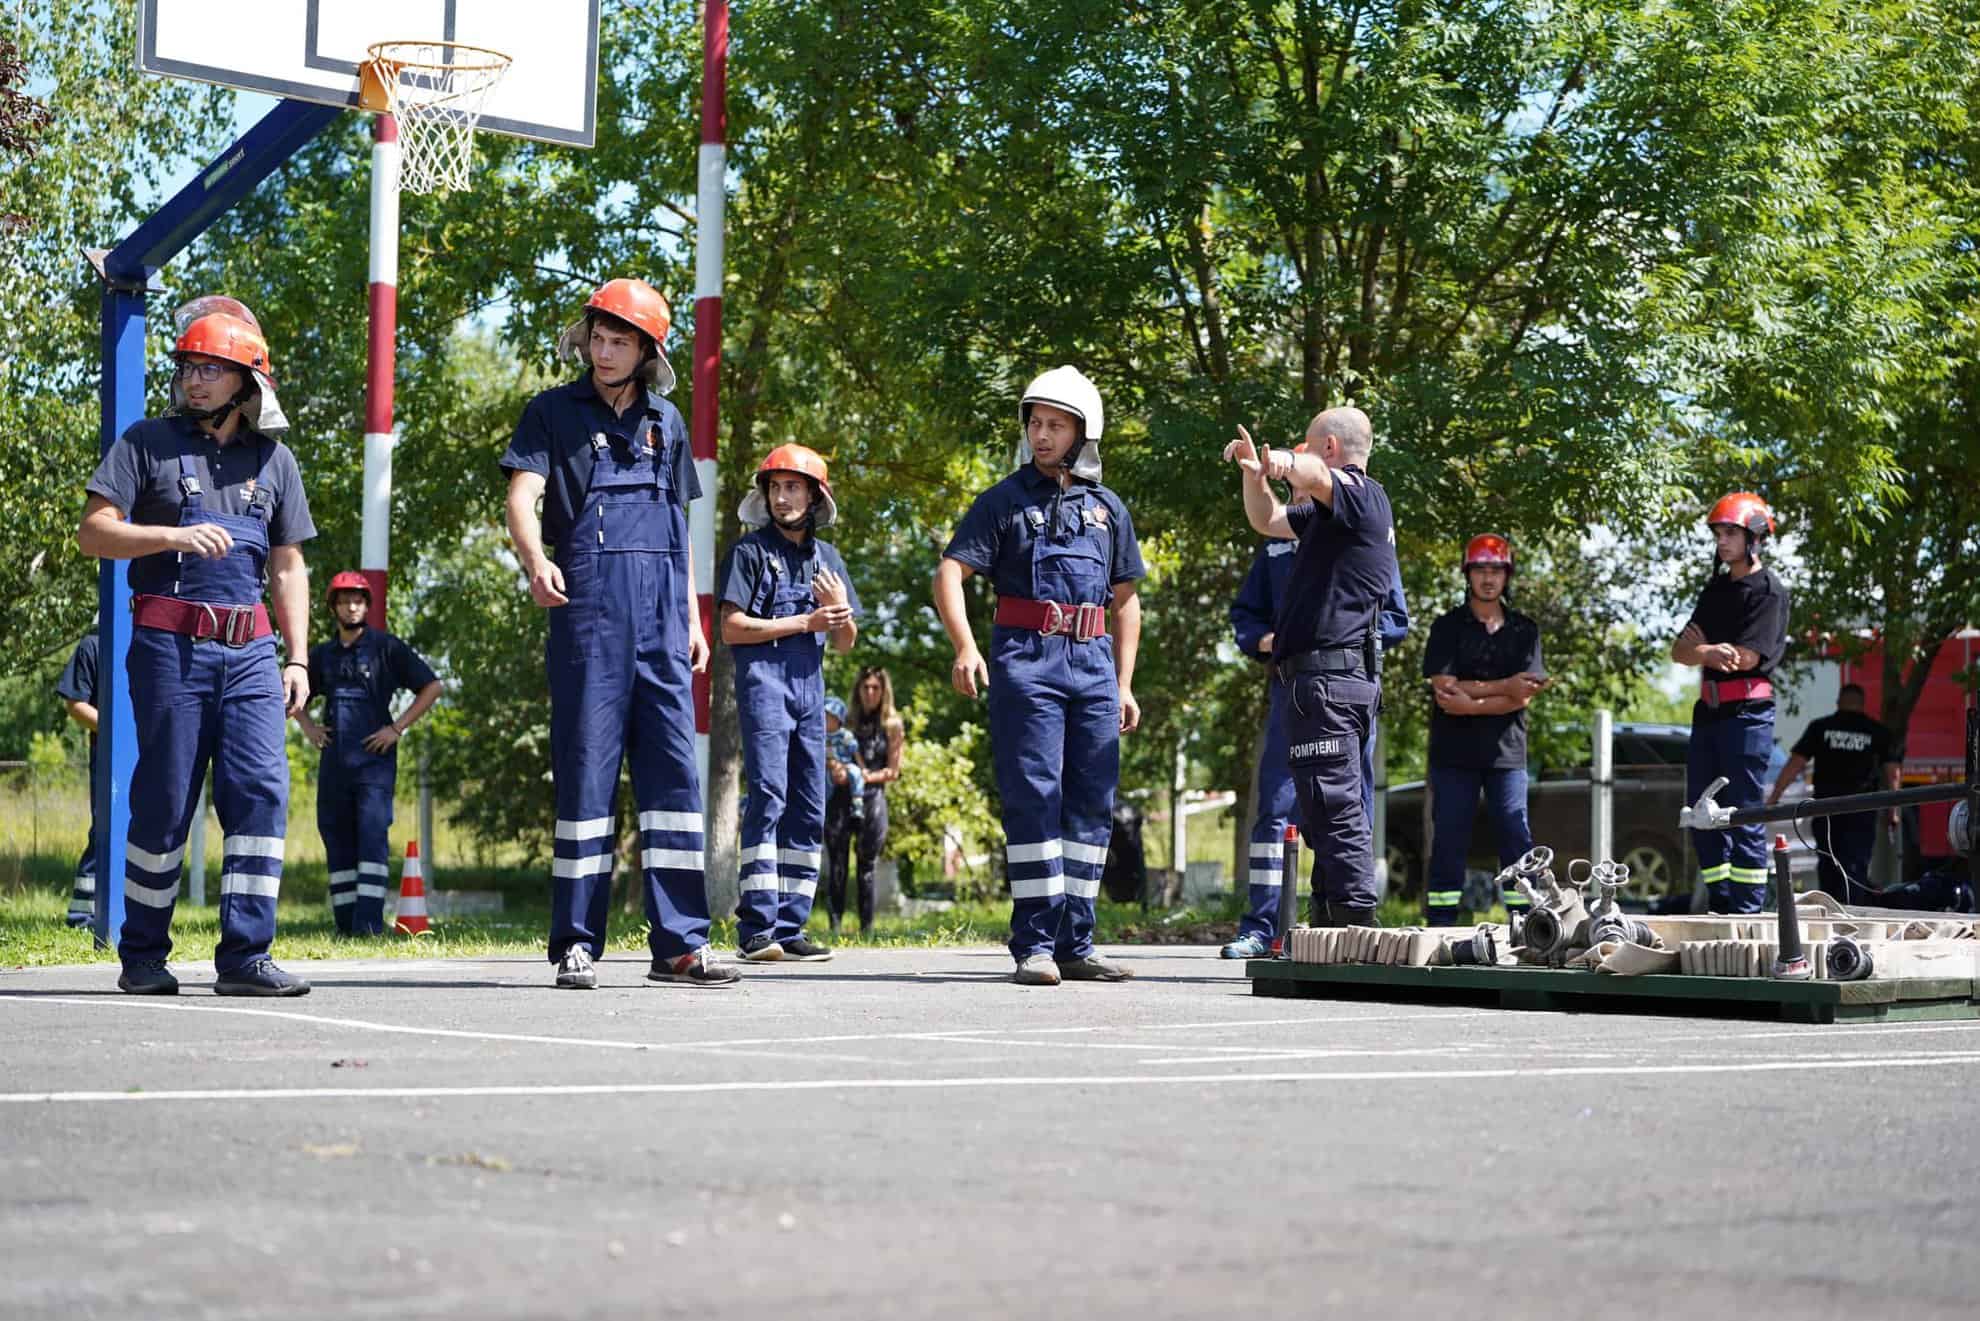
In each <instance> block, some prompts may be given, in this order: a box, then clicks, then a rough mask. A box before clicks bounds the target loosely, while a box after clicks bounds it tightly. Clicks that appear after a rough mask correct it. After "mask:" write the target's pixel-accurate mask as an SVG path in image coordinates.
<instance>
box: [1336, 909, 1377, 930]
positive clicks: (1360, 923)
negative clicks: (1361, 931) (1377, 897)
mask: <svg viewBox="0 0 1980 1321" xmlns="http://www.w3.org/2000/svg"><path fill="white" fill-rule="evenodd" d="M1333 915H1334V921H1335V924H1336V925H1337V926H1344V927H1379V926H1381V925H1382V924H1381V923H1380V922H1378V921H1376V920H1375V910H1374V909H1372V908H1348V907H1346V906H1342V907H1340V908H1335V909H1333Z"/></svg>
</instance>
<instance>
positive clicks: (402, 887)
mask: <svg viewBox="0 0 1980 1321" xmlns="http://www.w3.org/2000/svg"><path fill="white" fill-rule="evenodd" d="M393 925H394V927H395V928H396V929H397V930H399V931H403V932H405V933H406V934H407V935H408V936H423V935H425V934H426V933H427V932H428V931H430V930H432V929H433V928H432V925H431V924H430V923H429V922H427V920H426V878H425V877H424V876H422V875H421V874H420V870H419V841H418V840H416V839H409V840H407V841H406V862H405V866H403V867H401V868H400V869H399V917H398V921H397V922H396V923H394V924H393Z"/></svg>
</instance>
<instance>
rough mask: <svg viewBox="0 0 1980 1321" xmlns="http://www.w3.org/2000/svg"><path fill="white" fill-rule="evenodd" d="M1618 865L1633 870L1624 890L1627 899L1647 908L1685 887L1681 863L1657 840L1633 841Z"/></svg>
mask: <svg viewBox="0 0 1980 1321" xmlns="http://www.w3.org/2000/svg"><path fill="white" fill-rule="evenodd" d="M1616 861H1618V862H1621V863H1623V864H1624V865H1626V866H1627V867H1628V868H1629V884H1628V885H1626V886H1624V887H1623V897H1624V898H1626V899H1634V900H1636V901H1638V902H1640V903H1644V904H1647V903H1649V902H1650V901H1651V900H1652V899H1661V898H1663V897H1664V896H1665V895H1669V894H1675V893H1677V892H1678V890H1679V889H1680V888H1681V887H1682V886H1683V884H1684V878H1683V877H1682V876H1681V875H1679V871H1678V867H1679V864H1678V861H1677V859H1675V858H1673V857H1672V856H1671V854H1670V853H1669V852H1668V851H1667V850H1666V849H1665V847H1664V846H1663V845H1662V844H1659V843H1657V842H1656V841H1655V840H1649V839H1641V840H1635V841H1633V842H1632V843H1631V844H1630V845H1629V846H1628V847H1627V848H1625V849H1624V850H1623V852H1622V856H1621V857H1620V858H1618V859H1616Z"/></svg>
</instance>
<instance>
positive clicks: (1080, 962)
mask: <svg viewBox="0 0 1980 1321" xmlns="http://www.w3.org/2000/svg"><path fill="white" fill-rule="evenodd" d="M1058 966H1059V976H1061V977H1063V978H1065V979H1066V980H1067V981H1069V982H1124V981H1128V980H1130V979H1131V978H1132V977H1133V976H1134V970H1133V969H1132V968H1129V967H1127V966H1126V965H1125V964H1120V963H1116V962H1114V961H1113V960H1112V959H1109V958H1104V957H1102V956H1101V954H1100V953H1099V951H1097V950H1096V951H1094V952H1093V953H1091V954H1089V955H1087V956H1086V957H1085V958H1083V959H1060V960H1059V964H1058Z"/></svg>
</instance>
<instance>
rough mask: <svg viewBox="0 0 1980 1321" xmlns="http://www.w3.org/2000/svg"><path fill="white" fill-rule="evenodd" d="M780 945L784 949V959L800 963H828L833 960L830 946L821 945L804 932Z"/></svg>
mask: <svg viewBox="0 0 1980 1321" xmlns="http://www.w3.org/2000/svg"><path fill="white" fill-rule="evenodd" d="M779 943H780V944H782V945H783V947H784V957H785V958H787V959H795V960H796V961H797V962H799V963H828V962H830V961H831V958H832V950H831V947H830V946H827V945H821V944H819V943H818V942H817V941H815V940H813V939H812V938H811V937H809V936H807V935H804V934H803V933H802V932H800V933H799V934H797V935H795V936H792V937H791V938H790V939H788V940H784V941H781V942H779Z"/></svg>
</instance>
